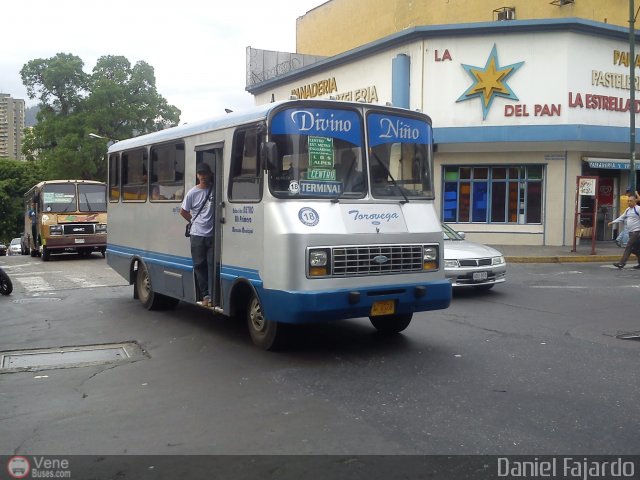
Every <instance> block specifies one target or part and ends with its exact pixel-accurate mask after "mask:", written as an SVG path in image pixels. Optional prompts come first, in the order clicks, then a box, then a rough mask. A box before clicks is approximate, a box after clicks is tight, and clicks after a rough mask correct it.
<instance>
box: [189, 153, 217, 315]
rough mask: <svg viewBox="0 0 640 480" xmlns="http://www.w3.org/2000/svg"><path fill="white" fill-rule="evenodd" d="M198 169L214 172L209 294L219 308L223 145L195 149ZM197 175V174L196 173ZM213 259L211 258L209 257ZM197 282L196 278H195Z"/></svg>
mask: <svg viewBox="0 0 640 480" xmlns="http://www.w3.org/2000/svg"><path fill="white" fill-rule="evenodd" d="M195 151H196V168H197V166H198V165H200V164H201V163H206V164H207V165H209V167H210V168H211V171H212V172H213V200H214V202H215V213H214V215H213V252H212V255H213V257H212V258H213V262H212V265H213V266H214V267H213V271H209V292H210V294H211V302H212V305H214V306H218V305H220V303H221V299H220V257H221V251H222V250H221V245H222V238H221V235H222V228H221V219H222V217H221V215H222V212H223V208H222V207H223V202H222V199H223V194H222V184H223V182H222V172H223V170H222V152H223V144H222V143H216V144H209V145H202V146H198V147H196V148H195ZM194 175H195V172H194ZM209 258H211V257H209ZM194 281H195V276H194Z"/></svg>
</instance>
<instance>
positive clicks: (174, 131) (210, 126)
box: [109, 101, 286, 153]
mask: <svg viewBox="0 0 640 480" xmlns="http://www.w3.org/2000/svg"><path fill="white" fill-rule="evenodd" d="M283 103H286V101H279V102H274V103H267V104H264V105H258V106H256V107H253V108H251V109H248V110H243V111H242V112H230V113H227V114H225V115H222V116H218V117H214V118H210V119H206V120H200V121H197V122H193V123H185V124H184V125H180V126H178V127H171V128H167V129H165V130H160V131H158V132H153V133H148V134H146V135H140V136H139V137H133V138H129V139H127V140H122V141H120V142H116V143H114V144H113V145H111V146H110V147H109V153H114V152H119V151H121V150H128V149H131V148H136V147H142V146H145V145H150V144H155V143H162V142H169V141H171V140H176V139H179V138H184V137H190V136H192V135H197V134H199V133H203V132H208V131H210V130H217V129H220V128H226V127H230V126H232V125H241V124H243V123H250V122H255V121H259V120H261V119H266V118H267V116H268V114H269V112H270V111H271V110H272V109H274V108H275V107H276V106H278V105H282V104H283Z"/></svg>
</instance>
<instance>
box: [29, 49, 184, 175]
mask: <svg viewBox="0 0 640 480" xmlns="http://www.w3.org/2000/svg"><path fill="white" fill-rule="evenodd" d="M83 66H84V63H83V62H82V60H81V59H80V58H79V57H76V56H73V55H70V54H63V53H58V54H57V55H56V56H54V57H52V58H49V59H36V60H31V61H30V62H28V63H27V64H26V65H24V67H23V68H22V70H21V71H20V75H21V76H22V81H23V83H24V85H25V86H26V87H27V94H28V96H29V98H32V99H33V98H38V99H39V100H40V105H39V107H40V111H39V112H38V116H37V120H38V122H37V124H36V125H35V126H34V127H33V129H32V130H31V132H29V133H28V134H27V135H26V138H25V142H24V147H23V153H24V154H25V155H26V156H27V159H31V160H36V159H37V162H38V163H40V164H41V165H42V167H43V171H44V175H45V177H46V178H42V180H44V179H54V178H77V179H89V180H100V181H105V180H106V175H107V171H106V163H105V155H106V153H107V143H108V141H109V139H111V140H121V139H124V138H129V137H133V136H136V135H141V134H144V133H149V132H154V131H157V130H162V129H163V128H166V127H169V126H174V125H177V124H178V122H179V120H180V110H178V109H177V108H176V107H174V106H173V105H169V104H168V103H167V101H166V99H165V98H163V97H162V96H161V95H160V94H159V93H158V91H157V89H156V79H155V74H154V70H153V67H151V66H150V65H149V64H148V63H146V62H143V61H140V62H137V63H136V64H135V65H134V66H133V67H132V66H131V63H130V62H129V60H127V59H126V58H125V57H122V56H104V57H101V58H100V59H98V62H97V63H96V66H95V68H94V69H93V72H92V73H91V74H90V75H89V74H86V73H84V71H83ZM89 133H95V134H97V135H100V136H102V137H105V138H104V139H103V140H101V139H96V138H92V137H89Z"/></svg>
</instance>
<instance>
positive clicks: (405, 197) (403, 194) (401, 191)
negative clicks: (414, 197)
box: [372, 152, 409, 204]
mask: <svg viewBox="0 0 640 480" xmlns="http://www.w3.org/2000/svg"><path fill="white" fill-rule="evenodd" d="M372 154H373V158H375V159H376V161H377V162H378V163H379V164H380V165H381V166H382V168H384V171H385V172H386V173H387V175H389V178H390V179H391V183H393V186H394V187H396V189H397V190H398V191H399V192H400V194H401V195H402V196H403V198H404V200H400V203H403V204H404V203H409V199H408V198H407V196H406V195H405V193H404V192H403V188H402V187H400V185H398V183H397V182H396V180H395V179H394V178H393V175H391V172H390V171H389V169H388V168H387V166H386V165H385V164H384V162H383V161H382V160H380V158H379V157H378V155H377V154H376V153H375V152H372Z"/></svg>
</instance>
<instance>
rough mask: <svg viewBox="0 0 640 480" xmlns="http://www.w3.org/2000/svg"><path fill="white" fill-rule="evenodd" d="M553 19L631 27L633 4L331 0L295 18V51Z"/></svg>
mask: <svg viewBox="0 0 640 480" xmlns="http://www.w3.org/2000/svg"><path fill="white" fill-rule="evenodd" d="M505 5H506V6H505ZM550 18H558V19H567V18H582V19H584V20H592V21H594V22H600V23H608V24H611V25H617V26H620V27H628V26H629V3H628V2H627V1H621V0H510V1H509V2H507V3H502V2H499V1H496V0H473V1H469V0H446V1H440V0H329V1H327V2H325V3H323V4H321V5H320V6H318V7H316V8H314V9H312V10H310V11H308V12H307V13H306V14H305V15H303V16H301V17H299V18H298V19H297V20H296V52H297V53H298V54H305V55H322V56H333V55H338V54H340V53H343V52H346V51H347V50H351V49H353V48H356V47H360V46H362V45H366V44H368V43H370V42H373V41H376V40H378V39H380V38H383V37H386V36H388V35H393V34H395V33H398V32H402V31H403V30H407V29H410V28H414V27H420V26H423V25H447V24H456V25H461V24H465V23H472V22H492V21H498V20H541V19H550ZM346 32H348V34H347V33H346Z"/></svg>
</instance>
